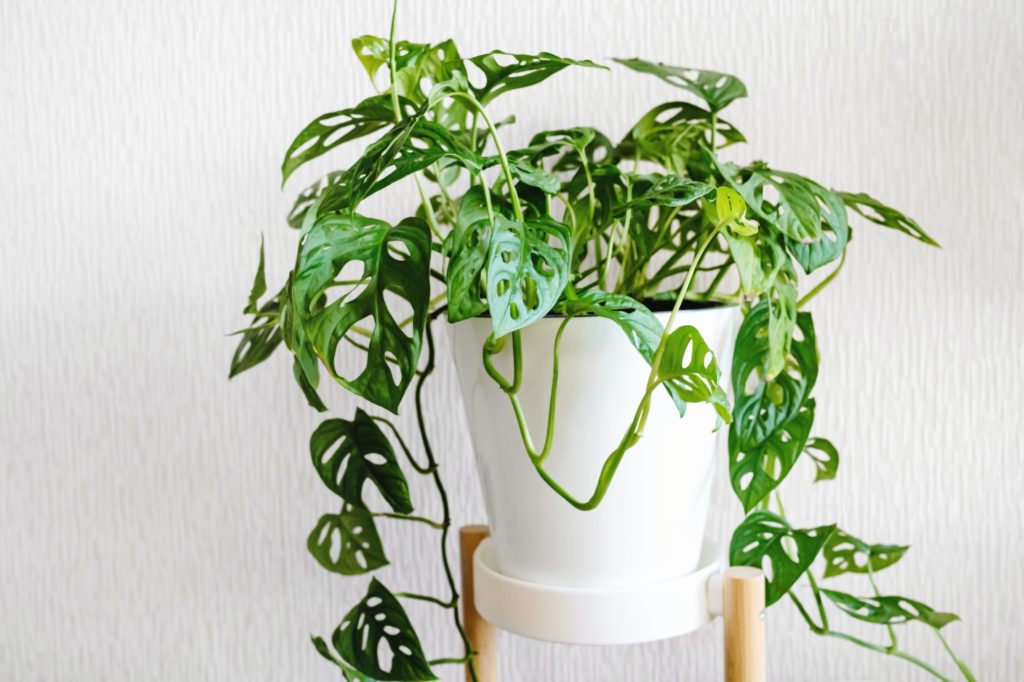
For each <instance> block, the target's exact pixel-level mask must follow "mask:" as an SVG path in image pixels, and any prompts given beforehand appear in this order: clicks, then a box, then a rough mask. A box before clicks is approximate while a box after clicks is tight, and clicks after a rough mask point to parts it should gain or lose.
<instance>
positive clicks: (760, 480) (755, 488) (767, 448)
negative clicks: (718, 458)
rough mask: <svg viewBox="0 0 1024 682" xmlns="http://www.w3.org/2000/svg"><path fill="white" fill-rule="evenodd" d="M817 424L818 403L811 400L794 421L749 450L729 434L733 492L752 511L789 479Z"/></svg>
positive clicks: (733, 433) (794, 417)
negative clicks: (816, 404) (815, 422)
mask: <svg viewBox="0 0 1024 682" xmlns="http://www.w3.org/2000/svg"><path fill="white" fill-rule="evenodd" d="M813 424H814V400H813V399H812V400H807V401H806V402H805V403H803V405H802V406H801V408H800V411H799V412H797V413H796V415H794V416H793V417H792V418H791V419H789V420H787V421H786V422H784V423H783V424H782V426H781V428H779V429H777V430H776V431H775V432H773V433H772V434H771V435H770V436H769V437H768V439H767V440H765V441H764V442H762V443H760V444H758V445H756V446H754V447H751V448H747V449H743V448H740V447H739V446H738V444H737V442H736V438H737V436H736V431H734V430H731V431H730V432H729V480H730V482H731V483H732V489H733V491H734V492H735V493H736V497H737V498H739V500H740V502H741V503H742V504H743V511H750V510H751V509H753V508H754V507H756V506H757V505H758V504H759V503H760V502H761V501H762V500H764V499H765V498H766V497H768V495H769V494H770V493H771V491H773V490H775V488H777V487H778V486H779V484H780V483H782V481H783V480H785V478H786V476H788V475H789V472H790V471H791V470H792V469H793V465H794V464H795V463H796V460H797V459H798V458H799V457H800V453H801V452H803V449H804V445H805V444H806V443H807V437H808V436H809V435H810V433H811V426H812V425H813Z"/></svg>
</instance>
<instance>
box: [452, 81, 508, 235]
mask: <svg viewBox="0 0 1024 682" xmlns="http://www.w3.org/2000/svg"><path fill="white" fill-rule="evenodd" d="M452 97H461V98H462V99H464V100H466V101H467V102H469V103H470V104H471V105H472V106H473V108H474V109H475V111H476V112H477V113H479V114H480V118H482V119H483V120H484V124H485V125H486V126H487V131H488V132H489V133H490V135H491V140H492V141H493V142H494V149H495V152H496V153H497V154H498V161H499V163H501V170H502V173H504V175H505V184H506V185H508V195H509V201H510V203H511V204H512V213H513V214H514V215H515V217H516V220H518V221H519V222H520V223H521V222H523V208H522V206H521V205H520V204H519V194H518V193H517V192H516V188H515V178H514V177H513V175H512V168H511V167H510V166H509V165H508V156H506V154H505V148H504V147H502V145H501V139H500V138H499V137H498V129H497V128H495V127H494V122H493V121H491V117H490V116H488V115H487V111H486V110H485V109H484V107H483V105H482V104H480V102H479V100H477V98H476V97H475V96H474V95H473V93H471V92H454V93H452ZM485 191H486V187H485Z"/></svg>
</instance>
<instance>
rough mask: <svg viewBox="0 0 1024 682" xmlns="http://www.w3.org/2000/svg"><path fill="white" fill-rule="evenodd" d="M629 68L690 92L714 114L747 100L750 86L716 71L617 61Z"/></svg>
mask: <svg viewBox="0 0 1024 682" xmlns="http://www.w3.org/2000/svg"><path fill="white" fill-rule="evenodd" d="M615 61H616V62H618V63H619V64H622V65H623V66H625V67H626V68H629V69H632V70H634V71H638V72H640V73H649V74H651V75H653V76H657V77H658V78H660V79H661V80H663V81H665V82H666V83H668V84H669V85H674V86H676V87H677V88H682V89H683V90H688V91H689V92H692V93H693V94H695V95H697V96H698V97H700V98H701V99H703V100H704V101H705V102H707V105H708V108H709V109H711V111H713V112H718V111H721V110H722V109H724V108H725V107H727V106H729V104H730V103H731V102H732V101H733V100H736V99H739V98H741V97H746V96H747V86H745V85H744V84H743V81H741V80H740V79H739V78H737V77H736V76H730V75H729V74H727V73H719V72H717V71H704V70H701V69H690V68H686V67H682V66H669V65H668V64H662V63H661V62H649V61H647V60H646V59H637V58H633V59H616V60H615Z"/></svg>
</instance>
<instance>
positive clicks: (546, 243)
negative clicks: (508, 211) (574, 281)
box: [487, 214, 572, 337]
mask: <svg viewBox="0 0 1024 682" xmlns="http://www.w3.org/2000/svg"><path fill="white" fill-rule="evenodd" d="M571 253H572V238H571V236H570V234H569V228H567V227H566V226H565V225H563V224H562V223H559V222H557V221H555V220H553V219H551V218H550V217H543V218H533V219H527V220H526V222H525V223H520V222H517V221H515V220H512V219H509V218H506V217H505V216H503V215H500V214H499V215H497V216H495V223H494V233H493V234H492V235H491V239H490V247H489V250H488V254H487V307H488V309H489V310H490V313H491V321H492V323H493V324H494V334H495V336H499V337H500V336H504V335H505V334H508V333H509V332H512V331H515V330H516V329H521V328H523V327H525V326H527V325H529V324H531V323H533V322H534V321H536V320H539V319H540V318H542V317H544V316H545V315H546V314H547V313H548V312H549V311H550V310H551V308H552V307H554V305H555V303H557V302H558V299H559V297H560V296H561V295H562V290H563V289H565V285H566V284H567V283H568V281H569V254H571Z"/></svg>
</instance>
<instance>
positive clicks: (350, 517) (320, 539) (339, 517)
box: [306, 504, 388, 575]
mask: <svg viewBox="0 0 1024 682" xmlns="http://www.w3.org/2000/svg"><path fill="white" fill-rule="evenodd" d="M306 547H307V549H309V553H310V554H312V555H313V557H314V558H315V559H316V560H317V562H319V563H320V565H321V566H323V567H324V568H326V569H327V570H328V571H331V572H332V573H340V574H341V575H362V574H363V573H368V572H370V571H375V570H377V569H378V568H381V567H382V566H387V564H388V559H387V557H386V556H385V555H384V546H383V545H382V544H381V542H380V536H379V535H378V534H377V525H376V524H375V523H374V521H373V515H372V514H371V513H370V512H368V511H366V510H365V509H359V508H357V507H353V506H352V505H350V504H345V505H344V507H343V508H342V510H341V513H339V514H324V515H323V516H321V517H320V521H318V522H317V524H316V527H315V528H313V531H312V532H311V533H310V534H309V539H308V540H307V541H306Z"/></svg>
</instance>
